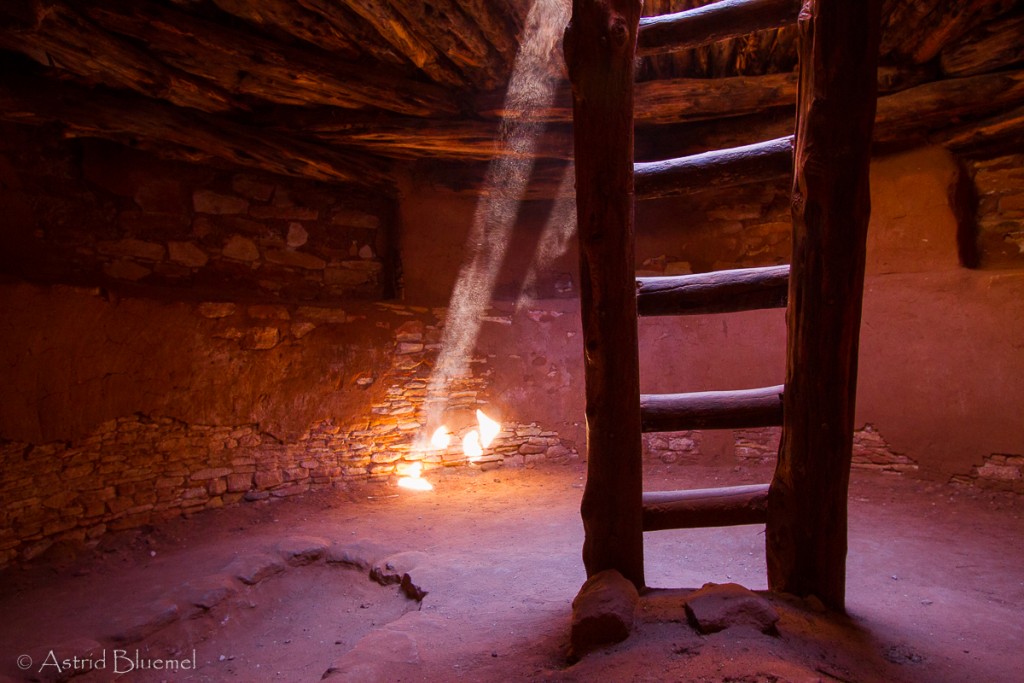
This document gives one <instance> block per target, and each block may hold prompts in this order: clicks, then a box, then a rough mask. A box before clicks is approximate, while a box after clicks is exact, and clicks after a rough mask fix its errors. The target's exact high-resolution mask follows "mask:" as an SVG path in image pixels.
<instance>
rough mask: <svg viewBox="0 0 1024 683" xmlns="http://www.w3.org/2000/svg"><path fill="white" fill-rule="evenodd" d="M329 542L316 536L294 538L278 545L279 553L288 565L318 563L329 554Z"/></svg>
mask: <svg viewBox="0 0 1024 683" xmlns="http://www.w3.org/2000/svg"><path fill="white" fill-rule="evenodd" d="M328 545H330V544H329V542H328V541H327V540H326V539H323V538H317V537H315V536H292V537H290V538H286V539H284V540H282V541H281V542H279V543H278V544H277V552H278V553H280V554H281V557H283V558H284V559H285V561H286V562H287V563H288V564H291V565H294V566H301V565H305V564H312V563H313V562H317V561H318V560H320V559H321V558H323V556H324V555H325V554H326V553H327V547H328Z"/></svg>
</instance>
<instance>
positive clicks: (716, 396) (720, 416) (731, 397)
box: [640, 384, 784, 432]
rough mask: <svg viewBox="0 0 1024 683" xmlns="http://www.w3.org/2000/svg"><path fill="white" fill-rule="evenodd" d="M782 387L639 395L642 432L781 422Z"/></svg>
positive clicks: (735, 427)
mask: <svg viewBox="0 0 1024 683" xmlns="http://www.w3.org/2000/svg"><path fill="white" fill-rule="evenodd" d="M783 389H784V386H783V385H781V384H779V385H777V386H774V387H763V388H759V389H736V390H733V391H698V392H693V393H689V394H641V396H640V421H641V429H642V431H644V432H678V431H683V430H687V429H745V428H749V427H774V426H778V425H781V424H782V392H783Z"/></svg>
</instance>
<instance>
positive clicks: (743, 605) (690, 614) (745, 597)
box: [686, 583, 779, 633]
mask: <svg viewBox="0 0 1024 683" xmlns="http://www.w3.org/2000/svg"><path fill="white" fill-rule="evenodd" d="M686 617H687V619H689V621H690V623H691V624H692V625H693V627H694V628H695V629H697V630H698V631H700V632H701V633H717V632H718V631H722V630H724V629H727V628H730V627H733V626H751V627H754V628H756V629H757V630H759V631H761V632H762V633H775V632H776V629H775V624H776V623H777V622H778V621H779V613H778V612H777V611H776V610H775V608H774V607H772V605H771V603H770V602H768V601H767V600H765V599H764V598H762V597H761V596H759V595H758V594H756V593H754V592H753V591H751V590H748V589H746V588H744V587H743V586H740V585H739V584H736V583H723V584H715V583H709V584H705V585H704V587H703V588H701V589H700V590H698V591H696V592H694V593H692V594H691V595H689V596H688V597H687V599H686Z"/></svg>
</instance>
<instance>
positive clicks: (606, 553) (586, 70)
mask: <svg viewBox="0 0 1024 683" xmlns="http://www.w3.org/2000/svg"><path fill="white" fill-rule="evenodd" d="M641 6H642V3H641V1H640V0H573V13H572V20H571V22H570V24H569V26H568V28H567V29H566V32H565V57H566V63H567V64H568V67H569V78H570V80H571V81H572V86H573V125H574V138H575V158H576V208H577V216H578V238H579V249H580V307H581V315H582V319H583V343H584V370H585V378H586V403H587V408H586V411H587V483H586V488H585V489H584V491H583V504H582V507H581V515H582V517H583V527H584V530H585V532H586V538H585V540H584V543H583V563H584V565H585V567H586V570H587V575H588V576H593V575H594V574H596V573H598V572H601V571H604V570H606V569H616V570H618V571H619V573H621V574H622V575H623V576H625V577H626V578H627V579H629V580H630V581H631V582H632V583H633V584H634V585H635V586H636V587H637V588H638V589H639V588H643V586H644V569H643V519H642V512H641V496H642V481H641V474H642V473H641V465H642V461H641V441H640V386H639V361H638V352H637V318H636V288H635V284H634V276H635V273H634V268H635V266H634V246H633V55H634V51H635V49H636V34H637V26H638V24H639V21H640V8H641Z"/></svg>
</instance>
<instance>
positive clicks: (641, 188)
mask: <svg viewBox="0 0 1024 683" xmlns="http://www.w3.org/2000/svg"><path fill="white" fill-rule="evenodd" d="M792 173H793V136H792V135H789V136H787V137H784V138H777V139H775V140H767V141H765V142H758V143H755V144H753V145H744V146H742V147H730V148H728V149H719V150H714V151H711V152H704V153H702V154H693V155H690V156H686V157H679V158H677V159H664V160H662V161H646V162H641V163H637V164H633V178H634V184H635V193H636V198H637V199H655V198H657V197H673V196H677V195H684V194H693V193H695V192H701V191H703V190H708V189H717V188H721V187H730V186H733V185H745V184H747V183H757V182H764V181H768V180H775V179H776V178H786V177H789V176H791V175H792Z"/></svg>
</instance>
